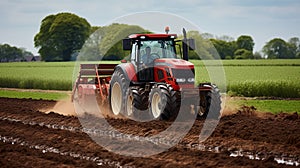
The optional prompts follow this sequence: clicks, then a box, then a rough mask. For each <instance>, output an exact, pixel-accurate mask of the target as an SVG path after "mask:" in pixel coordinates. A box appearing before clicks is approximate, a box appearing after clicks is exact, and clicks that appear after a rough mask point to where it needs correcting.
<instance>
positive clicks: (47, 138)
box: [0, 114, 298, 167]
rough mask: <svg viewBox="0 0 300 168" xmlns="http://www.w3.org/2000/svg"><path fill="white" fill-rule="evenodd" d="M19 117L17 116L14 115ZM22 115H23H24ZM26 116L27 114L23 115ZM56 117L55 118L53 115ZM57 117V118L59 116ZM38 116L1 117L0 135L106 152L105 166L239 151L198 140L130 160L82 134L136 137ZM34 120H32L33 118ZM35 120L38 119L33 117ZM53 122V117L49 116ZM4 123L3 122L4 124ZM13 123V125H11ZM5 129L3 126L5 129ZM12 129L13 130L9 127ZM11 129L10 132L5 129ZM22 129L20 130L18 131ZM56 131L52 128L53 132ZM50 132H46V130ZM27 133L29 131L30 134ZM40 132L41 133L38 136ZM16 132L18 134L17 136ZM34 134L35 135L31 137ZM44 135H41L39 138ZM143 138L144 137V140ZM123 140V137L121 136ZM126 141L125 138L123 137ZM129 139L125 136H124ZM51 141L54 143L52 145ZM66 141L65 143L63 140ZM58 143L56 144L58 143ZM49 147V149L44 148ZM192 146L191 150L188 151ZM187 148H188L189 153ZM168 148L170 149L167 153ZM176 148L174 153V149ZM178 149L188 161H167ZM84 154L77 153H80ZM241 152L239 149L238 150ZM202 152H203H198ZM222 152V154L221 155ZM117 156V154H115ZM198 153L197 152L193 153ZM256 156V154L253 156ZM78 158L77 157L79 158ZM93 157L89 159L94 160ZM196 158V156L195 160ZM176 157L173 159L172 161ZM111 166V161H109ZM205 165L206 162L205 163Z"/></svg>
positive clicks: (62, 150) (175, 163)
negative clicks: (62, 123)
mask: <svg viewBox="0 0 300 168" xmlns="http://www.w3.org/2000/svg"><path fill="white" fill-rule="evenodd" d="M44 115H45V117H47V115H46V114H44ZM16 118H18V117H16ZM19 118H22V117H19ZM23 118H24V116H23ZM25 118H26V117H25ZM54 118H55V117H54ZM58 118H60V117H58ZM38 119H39V120H40V121H39V122H37V121H32V120H31V119H28V118H27V119H24V120H21V119H15V118H11V117H1V118H0V120H1V125H2V124H4V123H6V124H8V125H6V126H3V127H1V130H2V131H1V134H0V135H1V136H3V138H6V139H7V138H8V139H9V138H11V139H16V138H17V139H18V141H19V140H20V139H25V140H27V139H29V140H27V141H26V142H31V144H32V145H33V146H34V144H35V143H37V142H38V143H37V144H36V145H35V146H41V144H43V145H45V144H49V145H48V147H50V148H54V149H56V150H54V151H59V154H63V155H68V154H69V155H70V153H74V152H70V151H74V149H75V151H80V152H79V153H78V154H76V156H78V157H79V156H81V155H82V156H81V157H79V158H83V159H85V160H87V159H86V158H93V159H94V160H95V158H97V157H95V156H93V155H94V154H95V153H99V154H100V156H101V158H103V155H102V154H103V153H105V154H109V155H107V156H106V157H104V160H105V164H106V165H107V164H108V163H114V164H115V165H113V166H117V167H118V166H120V165H122V166H134V165H140V164H141V160H143V161H142V162H143V164H144V163H146V162H145V161H146V160H148V161H149V160H150V162H151V160H155V164H156V165H160V166H162V165H168V166H170V165H173V166H180V165H181V166H183V165H184V166H186V165H189V164H190V165H195V164H199V162H200V163H201V161H199V160H200V159H201V158H199V157H195V153H199V152H200V153H203V152H204V153H205V154H207V155H208V158H209V156H210V155H212V154H213V153H207V151H212V152H214V153H218V154H219V155H222V156H223V157H226V158H227V159H229V160H231V159H233V158H230V157H229V155H231V156H236V154H235V153H237V152H240V150H238V151H237V150H232V149H230V150H229V149H224V148H220V146H204V145H203V144H199V143H197V142H193V143H188V144H186V143H184V142H181V143H180V144H179V145H177V146H176V147H174V148H171V149H170V150H169V152H164V153H162V155H161V156H163V157H161V156H160V155H156V156H153V157H150V158H138V159H134V160H133V161H132V159H131V158H130V157H125V158H124V157H123V156H122V157H121V156H119V155H116V154H113V153H111V152H108V151H107V150H105V149H103V148H102V147H100V146H99V145H97V144H96V143H94V142H93V141H92V140H91V139H90V138H89V137H88V136H87V135H86V134H85V133H88V134H99V133H100V135H101V136H109V138H131V140H132V139H136V140H139V139H137V138H135V136H131V137H126V136H120V135H118V134H117V133H113V131H111V130H106V131H105V130H99V129H98V130H97V129H84V128H81V127H73V126H69V125H60V124H59V122H56V123H53V124H51V123H49V122H48V123H47V118H44V119H45V121H41V120H42V119H41V116H39V117H38ZM33 120H35V119H34V118H33ZM36 120H37V119H36ZM52 122H53V119H52ZM4 125H5V124H4ZM12 125H13V127H12ZM14 127H19V128H14ZM5 128H6V129H5ZM10 129H12V130H10ZM8 130H10V131H8ZM20 130H22V131H20ZM53 130H55V131H53ZM49 131H50V133H49V134H48V133H47V132H49ZM7 132H14V133H16V132H17V133H16V134H14V135H13V136H11V135H10V134H7ZM29 132H30V133H29ZM28 134H30V136H29V137H28V136H27V135H28ZM40 134H42V136H41V135H40ZM16 135H17V137H16ZM33 135H34V136H33ZM35 136H37V137H39V138H37V139H34V140H33V139H31V138H33V137H35ZM40 137H43V138H40ZM145 139H146V140H148V141H149V142H152V143H153V144H155V143H159V142H164V141H155V140H153V139H152V140H151V138H145ZM145 139H143V140H145ZM123 140H124V139H123ZM125 140H126V139H125ZM127 140H128V139H127ZM53 142H55V143H54V144H53ZM66 142H67V143H66ZM74 142H75V143H74ZM57 145H58V146H57ZM67 146H69V148H67V149H65V148H66V147H67ZM78 146H80V148H78ZM91 146H92V148H87V149H86V147H91ZM46 149H48V148H46ZM82 149H84V150H82ZM91 149H97V150H91ZM191 149H193V150H191ZM186 150H189V151H188V152H187V151H186ZM42 151H47V150H45V149H43V150H42ZM86 151H88V153H90V154H91V156H88V155H86V154H85V153H86ZM170 151H172V152H171V153H170ZM174 151H176V152H174ZM178 151H182V152H183V153H192V155H191V156H190V158H189V160H187V161H186V160H185V161H182V159H178V157H175V158H176V159H174V158H173V159H171V160H170V159H169V160H166V159H165V158H168V157H170V156H172V155H174V154H177V155H182V153H178ZM82 152H83V154H80V153H82ZM240 153H241V152H240ZM201 155H203V154H201ZM224 155H225V156H224ZM72 156H74V155H72ZM116 156H117V157H116ZM187 156H189V155H186V154H185V157H187ZM196 156H197V154H196ZM239 156H243V155H239ZM253 156H255V155H253ZM78 157H77V158H78ZM247 157H249V158H250V159H251V157H252V155H247ZM111 158H116V159H115V160H113V161H108V160H109V159H111ZM268 158H270V156H266V155H265V156H264V157H260V158H258V157H255V158H254V159H257V160H264V161H266V160H267V161H269V162H270V163H269V162H268V163H266V162H263V164H272V165H273V164H275V162H272V160H270V159H268ZM93 159H92V160H93ZM197 159H199V160H198V161H197ZM273 159H277V160H278V157H277V158H273ZM102 160H103V159H100V162H99V159H96V163H98V165H99V164H103V162H101V161H102ZM119 160H122V161H121V162H119ZM174 160H175V161H174ZM121 163H122V164H121ZM288 163H292V164H294V165H297V164H298V162H297V161H294V162H288ZM110 165H111V164H110ZM205 165H207V164H205Z"/></svg>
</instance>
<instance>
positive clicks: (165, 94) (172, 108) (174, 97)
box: [149, 84, 180, 120]
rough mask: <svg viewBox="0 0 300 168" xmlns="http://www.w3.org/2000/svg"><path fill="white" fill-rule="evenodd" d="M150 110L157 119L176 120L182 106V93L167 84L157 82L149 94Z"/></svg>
mask: <svg viewBox="0 0 300 168" xmlns="http://www.w3.org/2000/svg"><path fill="white" fill-rule="evenodd" d="M149 107H150V109H149V112H150V115H151V116H152V118H153V119H155V120H174V119H175V118H176V117H177V114H178V112H179V108H180V95H179V94H178V92H176V91H174V90H173V88H172V87H171V86H169V85H166V84H156V85H154V86H153V87H152V89H151V91H150V94H149Z"/></svg>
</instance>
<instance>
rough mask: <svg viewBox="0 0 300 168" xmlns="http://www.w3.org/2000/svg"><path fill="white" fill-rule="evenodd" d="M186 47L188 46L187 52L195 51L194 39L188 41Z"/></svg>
mask: <svg viewBox="0 0 300 168" xmlns="http://www.w3.org/2000/svg"><path fill="white" fill-rule="evenodd" d="M188 46H189V50H195V49H196V45H195V39H188Z"/></svg>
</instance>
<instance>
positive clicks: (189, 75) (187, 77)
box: [172, 69, 195, 84]
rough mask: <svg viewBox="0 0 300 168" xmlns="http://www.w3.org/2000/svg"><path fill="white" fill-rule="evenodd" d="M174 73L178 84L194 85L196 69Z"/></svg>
mask: <svg viewBox="0 0 300 168" xmlns="http://www.w3.org/2000/svg"><path fill="white" fill-rule="evenodd" d="M172 73H173V76H174V78H175V79H176V81H177V83H180V84H192V83H194V82H195V70H194V69H172Z"/></svg>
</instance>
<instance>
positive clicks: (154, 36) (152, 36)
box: [129, 34, 177, 39]
mask: <svg viewBox="0 0 300 168" xmlns="http://www.w3.org/2000/svg"><path fill="white" fill-rule="evenodd" d="M129 38H130V39H175V38H177V34H132V35H130V36H129Z"/></svg>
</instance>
